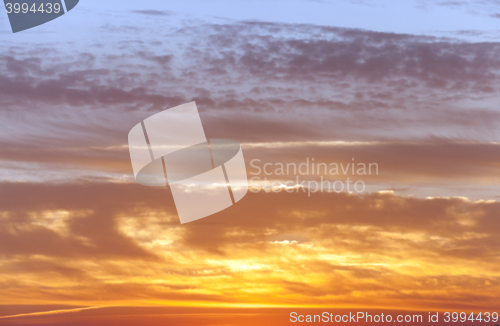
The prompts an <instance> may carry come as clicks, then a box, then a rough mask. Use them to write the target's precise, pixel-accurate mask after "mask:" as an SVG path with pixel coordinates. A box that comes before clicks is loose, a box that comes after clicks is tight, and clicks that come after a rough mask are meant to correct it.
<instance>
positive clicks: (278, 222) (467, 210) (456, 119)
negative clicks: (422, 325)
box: [0, 0, 500, 325]
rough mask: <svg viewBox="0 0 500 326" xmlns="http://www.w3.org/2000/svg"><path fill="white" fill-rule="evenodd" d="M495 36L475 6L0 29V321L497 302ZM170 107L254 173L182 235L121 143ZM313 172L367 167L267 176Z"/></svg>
mask: <svg viewBox="0 0 500 326" xmlns="http://www.w3.org/2000/svg"><path fill="white" fill-rule="evenodd" d="M499 22H500V2H498V1H493V0H492V1H486V0H482V1H368V0H367V1H363V0H359V1H312V0H310V1H298V0H297V1H286V2H285V1H239V0H238V1H212V0H208V1H207V0H204V1H182V2H181V1H176V2H174V1H140V2H139V1H133V2H132V1H114V0H110V1H92V0H82V1H80V3H79V5H78V6H77V7H75V9H73V10H72V11H71V12H70V13H68V14H66V15H64V16H62V17H61V18H59V19H56V20H54V21H52V22H50V23H47V24H44V25H42V26H39V27H37V28H33V29H30V30H27V31H24V32H20V33H16V34H13V33H12V32H11V31H10V26H9V25H8V19H7V15H0V44H1V47H0V111H1V112H0V126H1V128H0V289H1V291H0V325H17V324H19V325H31V324H37V325H38V324H40V323H41V324H47V325H66V324H68V323H71V324H73V325H80V324H81V325H86V324H88V323H92V324H93V325H100V324H99V323H101V324H102V325H114V324H116V325H126V324H125V323H126V322H130V323H131V324H134V323H136V322H137V323H138V322H141V323H143V324H144V325H147V324H157V323H160V322H163V323H176V324H178V325H182V324H185V325H234V324H239V325H244V323H248V324H255V323H261V324H262V325H280V323H282V324H283V325H285V324H287V325H288V324H290V322H289V320H288V315H289V313H290V312H291V311H292V310H293V309H296V310H297V311H304V312H307V311H318V310H316V309H327V311H339V312H346V311H361V310H363V311H370V312H377V311H385V312H393V313H394V314H398V313H399V312H398V311H406V312H422V314H424V315H425V316H427V314H428V312H429V311H439V312H441V313H444V312H446V311H458V312H461V311H466V312H469V313H470V312H473V311H474V312H481V311H482V312H485V311H491V312H493V311H494V310H495V309H498V306H499V305H498V302H499V296H498V293H500V260H499V259H500V256H499V254H498V253H499V252H500V251H499V249H500V241H499V239H498V234H499V231H500V220H499V214H500V203H499V202H498V200H499V195H498V194H499V190H500V187H499V184H500V178H499V177H498V176H499V175H500V173H499V172H500V165H499V163H498V162H499V161H500V151H499V142H500V131H499V130H500V129H499V128H498V127H499V125H500V110H499V109H498V103H499V98H500V89H499V87H498V85H499V77H500V76H499V72H500V43H499V42H498V38H499V37H500V34H499V31H500V29H499V28H498V26H499V25H498V24H499ZM190 101H195V102H196V104H197V106H198V109H199V112H200V116H201V120H202V122H203V127H204V131H205V134H206V136H207V137H208V138H211V139H216V138H222V139H233V140H235V141H238V142H239V143H240V144H241V146H242V149H243V154H244V157H245V162H246V167H247V172H248V176H249V180H250V179H251V178H254V177H256V178H260V179H254V181H251V186H252V191H250V192H249V193H248V194H247V195H246V196H245V198H243V199H242V200H241V201H240V202H239V203H237V204H236V205H234V206H232V207H230V208H229V209H227V210H225V211H223V212H220V213H217V214H215V215H212V216H209V217H206V218H204V219H201V220H198V221H195V222H191V223H188V224H182V225H181V224H180V223H179V218H178V216H177V211H176V208H175V205H174V201H173V198H172V193H171V191H170V188H169V187H144V186H141V185H139V184H137V183H135V180H134V175H133V172H132V166H131V163H130V156H129V152H128V144H127V135H128V132H129V131H130V129H131V128H132V127H133V126H135V125H136V124H137V123H138V122H140V121H142V120H144V119H145V118H147V117H149V116H151V115H153V114H155V113H157V112H161V111H162V110H165V109H168V108H171V107H174V106H177V105H181V104H184V103H187V102H190ZM313 160H314V162H316V163H325V164H327V165H328V166H329V167H331V166H332V165H331V164H337V165H338V166H343V167H345V166H347V164H354V163H355V164H356V169H357V168H358V167H359V165H358V164H366V165H368V164H370V163H372V164H376V166H377V170H376V171H377V173H371V174H369V175H365V174H359V173H353V172H352V170H349V169H347V173H338V174H329V173H323V174H319V173H312V172H310V173H308V175H306V176H304V175H299V174H297V173H287V174H281V173H279V172H277V171H276V168H277V167H279V164H283V165H286V164H295V165H296V166H299V165H300V164H303V163H305V162H312V161H313ZM264 164H269V165H268V166H269V167H270V170H271V173H270V174H268V175H266V174H265V173H264V170H263V168H264ZM256 166H257V167H260V168H261V169H259V168H257V167H256ZM350 167H352V165H350ZM356 171H357V170H356ZM299 177H300V181H304V180H305V181H306V186H300V185H299V186H296V185H295V184H294V182H295V181H298V179H297V178H299ZM264 178H267V179H269V181H270V182H277V183H278V182H281V183H284V182H287V181H290V180H291V181H292V187H290V188H283V187H282V188H280V187H277V188H276V187H275V188H266V189H264V188H260V187H261V186H262V184H263V179H264ZM322 178H326V179H328V180H330V181H331V182H334V181H339V182H343V183H345V182H346V181H347V178H349V179H350V180H351V181H355V182H356V181H360V182H363V183H364V184H365V185H366V187H365V189H364V191H362V192H358V191H351V192H349V191H342V192H335V191H328V192H327V191H325V192H319V191H316V192H314V191H313V192H312V193H311V187H309V186H307V185H308V184H307V182H318V184H319V183H320V182H322V181H323V180H324V179H322ZM255 180H256V181H255ZM297 183H299V184H300V182H297ZM309 185H310V184H309ZM259 189H261V190H260V191H258V190H259ZM286 190H289V191H286ZM321 311H323V310H321ZM130 316H133V317H130ZM242 316H245V317H242Z"/></svg>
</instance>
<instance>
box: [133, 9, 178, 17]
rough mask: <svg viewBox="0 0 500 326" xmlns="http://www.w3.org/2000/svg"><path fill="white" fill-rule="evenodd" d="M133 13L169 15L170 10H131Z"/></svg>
mask: <svg viewBox="0 0 500 326" xmlns="http://www.w3.org/2000/svg"><path fill="white" fill-rule="evenodd" d="M132 12H133V13H134V14H141V15H149V16H171V15H172V12H170V11H167V10H133V11H132Z"/></svg>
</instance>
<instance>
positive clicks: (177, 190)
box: [128, 102, 248, 223]
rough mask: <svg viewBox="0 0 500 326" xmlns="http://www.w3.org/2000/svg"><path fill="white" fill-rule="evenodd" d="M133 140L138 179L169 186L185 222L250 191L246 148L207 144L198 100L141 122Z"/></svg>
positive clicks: (226, 142)
mask: <svg viewBox="0 0 500 326" xmlns="http://www.w3.org/2000/svg"><path fill="white" fill-rule="evenodd" d="M128 141H129V151H130V158H131V162H132V168H133V170H134V176H135V179H136V181H137V182H138V183H140V184H142V185H145V186H166V185H167V184H169V185H170V188H171V190H172V195H173V197H174V202H175V206H176V208H177V213H178V214H179V218H180V221H181V223H187V222H191V221H194V220H197V219H200V218H203V217H206V216H209V215H212V214H214V213H217V212H219V211H222V210H224V209H226V208H228V207H230V206H231V205H233V204H234V203H236V202H238V201H239V200H241V199H242V198H243V197H244V196H245V194H246V193H247V191H248V181H247V174H246V167H245V161H244V158H243V152H242V149H241V146H240V144H239V143H237V142H235V141H233V140H228V139H211V140H207V139H206V137H205V132H204V130H203V125H202V123H201V119H200V116H199V113H198V109H197V107H196V103H195V102H191V103H187V104H184V105H180V106H177V107H175V108H171V109H168V110H165V111H162V112H160V113H157V114H155V115H153V116H151V117H149V118H147V119H145V120H144V121H143V122H141V123H138V124H137V125H136V126H134V127H133V128H132V130H131V131H130V132H129V135H128Z"/></svg>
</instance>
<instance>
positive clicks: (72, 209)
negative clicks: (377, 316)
mask: <svg viewBox="0 0 500 326" xmlns="http://www.w3.org/2000/svg"><path fill="white" fill-rule="evenodd" d="M0 189H1V195H2V196H1V197H0V198H1V200H0V206H1V207H2V210H3V211H2V215H1V216H2V223H1V228H0V233H1V237H0V239H1V240H0V241H1V245H0V248H1V249H0V256H1V257H2V262H3V268H2V272H1V274H2V279H3V280H5V282H6V283H5V284H3V285H0V287H2V292H1V293H2V296H9V297H10V298H11V302H13V303H16V302H21V301H22V300H23V298H22V296H19V294H16V293H17V292H16V291H17V290H16V289H18V288H22V289H24V291H26V290H27V289H29V292H30V297H31V298H32V300H31V301H30V302H32V303H36V302H38V301H36V300H42V301H43V300H62V299H64V300H66V302H68V303H71V304H80V305H82V304H84V305H96V304H105V303H106V302H123V298H126V300H130V301H133V302H136V300H143V299H145V300H153V298H154V300H166V301H178V302H188V301H189V302H197V303H201V302H205V303H206V302H220V303H228V304H229V303H237V302H240V303H242V302H246V303H252V302H255V303H263V302H266V303H274V304H278V303H280V304H301V303H302V302H303V301H304V300H305V298H307V300H308V301H309V302H311V303H315V304H325V305H335V304H339V303H340V302H344V303H348V304H349V303H352V304H366V305H369V304H370V302H372V299H373V298H374V297H377V298H378V301H377V302H378V304H379V305H387V306H390V305H391V304H394V302H395V300H398V301H399V302H404V304H405V306H407V307H410V306H411V307H413V308H427V307H429V308H430V307H431V302H432V307H435V304H436V302H440V303H441V304H445V303H446V302H449V300H450V298H451V297H453V300H454V302H455V303H456V306H460V307H469V308H472V307H479V306H482V307H483V309H485V308H484V307H489V306H490V305H491V304H492V302H493V301H491V300H493V299H492V298H496V293H497V290H498V286H500V278H499V277H498V272H499V270H498V266H496V265H495V257H496V255H497V252H498V248H499V247H500V242H499V241H498V239H497V236H496V235H497V234H498V232H499V231H500V224H499V223H497V222H498V221H497V220H498V219H497V218H496V216H498V214H499V210H500V204H499V203H498V202H484V201H468V200H465V199H460V198H436V199H417V198H404V197H399V196H395V195H393V194H369V195H368V194H367V195H363V196H355V195H349V194H335V193H322V194H320V193H318V194H315V195H313V196H311V197H308V196H307V194H305V193H303V192H302V191H301V190H300V191H299V192H296V193H285V192H281V193H264V192H260V193H256V194H253V193H250V194H248V195H247V196H246V197H245V199H244V200H242V201H241V202H240V203H238V205H235V206H233V207H231V208H229V209H227V210H225V211H223V212H220V213H218V214H216V215H213V216H211V217H207V218H205V219H202V220H200V221H197V222H193V223H190V224H188V225H180V224H179V223H178V220H177V217H176V213H175V209H174V208H173V207H174V205H173V201H172V198H171V195H170V194H169V191H168V190H166V189H160V188H148V187H141V186H139V185H127V184H121V185H120V184H114V185H112V184H84V185H40V184H2V185H1V187H0ZM21 194H22V195H21ZM56 212H67V213H65V214H63V213H58V214H59V215H57V214H56ZM51 216H59V219H60V218H62V217H64V219H63V221H62V223H63V224H64V225H66V227H65V228H54V227H53V224H48V222H47V221H48V220H47V219H48V218H50V217H51ZM49 221H51V220H50V219H49ZM63 230H65V231H64V232H63ZM29 257H33V258H30V259H28V258H29ZM61 258H64V259H62V260H61ZM457 268H461V269H462V272H461V273H458V274H453V275H450V274H449V270H455V269H457ZM19 275H22V276H23V277H21V278H20V277H18V276H19ZM138 275H140V281H138V279H137V277H138ZM299 275H304V277H302V276H299ZM314 275H316V276H314ZM15 277H17V279H18V282H17V283H9V282H10V281H9V280H14V278H15ZM47 280H50V281H47ZM219 280H225V281H224V283H223V284H225V285H222V283H219ZM248 282H251V284H252V288H253V289H254V292H250V293H248V292H245V291H241V290H238V289H244V288H248V287H247V286H246V285H243V284H248ZM63 284H65V285H63ZM82 284H84V285H86V287H85V288H86V289H87V290H84V289H83V288H81V286H82ZM210 284H212V285H213V286H212V285H210ZM217 284H219V285H217ZM429 284H432V287H429V286H430V285H429ZM487 284H489V285H487ZM221 286H222V287H221ZM44 287H49V288H51V289H52V291H51V292H49V293H47V292H46V291H44ZM89 288H90V289H92V291H90V292H89V291H88V289H89ZM478 289H480V290H481V291H480V293H481V295H477V294H476V293H478ZM228 291H229V292H230V293H231V294H230V295H227V293H228ZM224 293H226V294H224ZM354 293H363V295H362V296H361V298H363V299H360V296H359V295H357V294H354ZM408 293H411V295H410V294H408ZM443 293H446V295H444V294H443ZM97 294H98V295H97ZM471 295H474V296H475V299H474V301H471V300H470V297H471ZM96 297H98V298H100V299H98V300H96Z"/></svg>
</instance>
